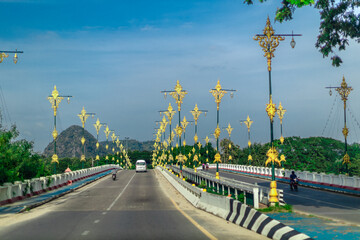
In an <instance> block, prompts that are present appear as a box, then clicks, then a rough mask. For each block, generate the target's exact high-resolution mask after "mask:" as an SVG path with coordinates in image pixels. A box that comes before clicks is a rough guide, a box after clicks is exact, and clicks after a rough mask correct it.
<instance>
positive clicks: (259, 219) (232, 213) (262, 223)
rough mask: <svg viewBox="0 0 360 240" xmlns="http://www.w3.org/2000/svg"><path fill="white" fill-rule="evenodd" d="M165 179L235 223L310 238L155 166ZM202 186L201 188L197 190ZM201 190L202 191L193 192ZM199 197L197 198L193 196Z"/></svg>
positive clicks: (282, 239)
mask: <svg viewBox="0 0 360 240" xmlns="http://www.w3.org/2000/svg"><path fill="white" fill-rule="evenodd" d="M156 169H157V170H158V171H160V172H161V173H162V174H163V175H164V177H165V178H166V179H168V181H169V182H170V183H171V184H172V185H173V186H174V187H175V188H176V189H177V190H178V191H179V192H180V193H181V194H182V195H183V196H184V197H185V198H186V199H188V200H189V197H190V199H191V200H189V202H190V203H192V204H193V205H194V206H195V207H197V208H199V209H202V210H204V211H206V212H209V213H212V214H214V215H216V216H219V217H221V218H223V219H226V220H227V221H230V222H232V223H234V224H236V225H239V226H241V227H244V228H247V229H249V230H251V231H254V232H256V233H258V234H261V235H264V236H266V237H268V238H270V239H276V240H290V239H291V240H310V239H312V238H310V237H309V236H307V235H305V234H303V233H300V232H298V231H296V230H294V229H293V228H291V227H288V226H286V225H284V224H282V223H280V222H279V221H277V220H274V219H272V218H270V217H269V216H267V215H265V214H263V213H260V212H258V211H256V210H255V209H253V208H250V207H249V206H247V205H245V204H242V203H241V202H239V201H237V200H234V199H232V198H230V197H225V196H221V195H215V194H211V193H207V192H201V190H200V189H198V188H197V187H194V186H191V185H190V184H189V183H187V182H186V181H183V180H181V179H179V178H178V177H176V176H175V175H173V174H171V173H170V172H169V171H167V170H166V169H164V168H162V167H157V168H156ZM199 190H200V192H198V191H199ZM195 192H198V193H199V194H194V193H195ZM194 198H197V200H194Z"/></svg>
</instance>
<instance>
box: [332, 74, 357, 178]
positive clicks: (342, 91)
mask: <svg viewBox="0 0 360 240" xmlns="http://www.w3.org/2000/svg"><path fill="white" fill-rule="evenodd" d="M326 88H329V89H330V92H329V93H330V96H331V95H332V92H331V88H335V90H336V91H337V92H338V93H339V95H340V97H341V100H342V101H343V102H344V128H343V130H342V133H343V135H344V138H345V155H344V157H343V163H342V164H345V168H346V174H349V166H348V165H349V163H350V156H349V154H348V153H347V136H348V134H349V129H348V128H347V126H346V101H347V100H348V96H349V94H350V92H351V91H352V90H353V88H352V87H350V86H348V85H347V83H346V81H345V77H344V76H343V79H342V82H341V86H340V87H326Z"/></svg>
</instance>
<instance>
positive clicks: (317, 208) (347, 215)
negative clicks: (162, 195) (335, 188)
mask: <svg viewBox="0 0 360 240" xmlns="http://www.w3.org/2000/svg"><path fill="white" fill-rule="evenodd" d="M209 171H210V172H212V173H214V174H215V170H213V169H211V170H209ZM221 176H224V177H227V178H232V179H236V180H239V181H243V182H249V183H258V185H260V186H266V187H269V186H270V181H269V180H266V179H260V178H255V177H250V176H248V175H242V174H236V173H229V172H225V171H221V172H220V177H221ZM300 181H301V180H300ZM300 184H301V182H300ZM277 188H278V189H283V190H284V200H285V202H286V203H288V204H291V205H292V206H293V208H294V209H295V210H298V211H301V212H305V213H309V214H313V215H318V216H323V217H326V218H331V219H338V220H343V221H347V222H351V223H355V224H360V197H356V196H350V195H345V194H341V193H335V192H328V191H324V190H318V189H313V188H306V187H302V186H299V191H298V192H295V191H291V190H290V186H289V184H285V183H281V182H277Z"/></svg>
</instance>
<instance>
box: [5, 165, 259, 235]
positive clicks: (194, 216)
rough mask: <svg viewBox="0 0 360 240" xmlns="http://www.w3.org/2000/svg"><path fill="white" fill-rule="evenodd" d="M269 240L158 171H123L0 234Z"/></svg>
mask: <svg viewBox="0 0 360 240" xmlns="http://www.w3.org/2000/svg"><path fill="white" fill-rule="evenodd" d="M229 238H233V239H266V238H265V237H263V236H260V235H258V234H256V233H253V232H251V231H249V230H247V229H243V228H241V227H239V226H236V225H235V224H232V223H227V222H226V221H225V220H223V219H221V218H218V217H216V216H213V215H211V214H208V213H205V212H203V211H201V210H198V209H195V208H193V207H192V206H190V204H189V203H188V202H186V200H184V199H183V198H182V196H180V195H179V193H178V192H176V191H175V190H174V189H173V188H172V187H171V185H170V184H169V183H168V182H166V180H165V179H164V177H163V176H161V174H160V173H158V172H157V171H156V170H150V171H148V172H147V173H135V171H126V170H123V171H120V172H119V173H118V178H117V180H116V181H113V180H112V179H111V176H107V177H105V178H103V179H101V180H98V181H96V182H94V183H92V184H89V185H88V186H86V187H84V188H82V189H79V190H76V191H75V192H73V193H70V194H68V195H65V196H63V197H61V198H58V199H57V200H54V201H52V202H50V203H47V204H45V205H42V206H41V207H38V208H35V209H32V210H30V211H29V212H26V213H23V214H15V215H14V214H8V215H1V216H0V239H1V240H6V239H21V240H24V239H25V240H29V239H38V240H40V239H46V240H48V239H229Z"/></svg>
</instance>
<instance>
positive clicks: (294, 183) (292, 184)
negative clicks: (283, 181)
mask: <svg viewBox="0 0 360 240" xmlns="http://www.w3.org/2000/svg"><path fill="white" fill-rule="evenodd" d="M297 181H298V178H297V176H296V174H295V172H294V171H292V172H291V174H290V189H291V190H293V188H295V190H296V191H297Z"/></svg>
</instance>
